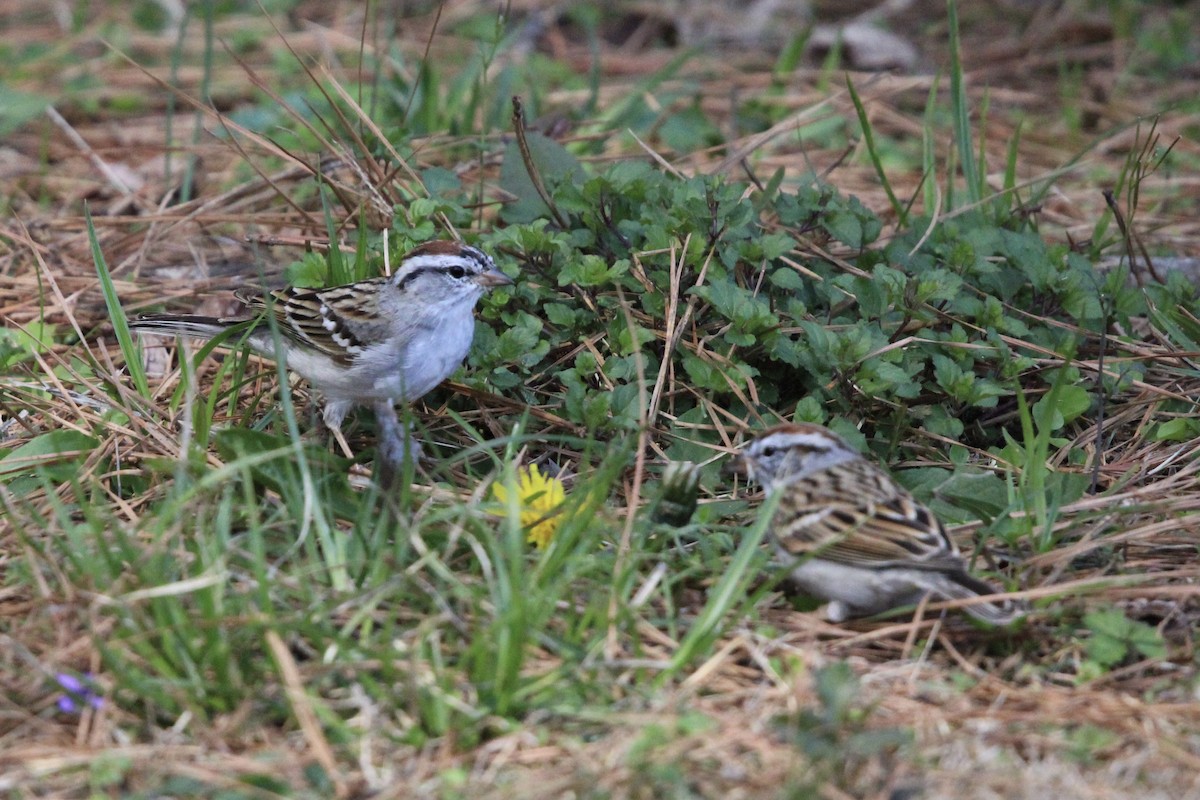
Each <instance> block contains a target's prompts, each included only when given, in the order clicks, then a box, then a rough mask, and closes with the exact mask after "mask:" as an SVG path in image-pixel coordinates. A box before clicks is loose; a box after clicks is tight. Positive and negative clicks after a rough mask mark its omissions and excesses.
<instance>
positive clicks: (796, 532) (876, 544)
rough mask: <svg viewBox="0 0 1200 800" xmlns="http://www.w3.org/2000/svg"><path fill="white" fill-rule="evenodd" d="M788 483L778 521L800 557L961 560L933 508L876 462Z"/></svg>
mask: <svg viewBox="0 0 1200 800" xmlns="http://www.w3.org/2000/svg"><path fill="white" fill-rule="evenodd" d="M782 491H784V492H785V495H784V496H783V497H782V498H780V507H779V509H778V510H777V511H776V515H775V525H774V526H773V527H774V530H775V533H776V536H777V537H778V538H779V542H780V545H781V546H782V547H783V548H784V549H785V550H787V551H788V552H789V553H792V554H793V555H795V556H796V557H798V558H799V557H803V556H808V555H812V556H819V557H820V558H823V559H827V560H829V561H836V562H839V563H844V564H854V565H856V566H863V567H882V566H886V565H888V564H893V563H904V564H907V565H909V566H929V567H938V568H945V567H954V566H958V565H960V564H961V559H960V558H959V556H958V551H957V549H956V548H955V547H954V544H953V543H952V542H951V541H950V539H949V537H948V536H946V532H945V530H944V529H943V528H942V525H941V523H940V522H938V520H937V517H935V516H934V515H933V512H932V511H930V510H929V509H928V508H926V507H925V506H923V505H921V504H920V503H918V502H917V501H916V500H915V499H914V498H913V497H912V495H910V494H909V493H908V492H907V491H905V490H904V489H903V488H901V487H900V486H898V485H897V484H895V483H894V482H893V481H892V479H891V478H890V477H888V476H887V474H886V473H884V472H883V471H881V470H880V469H878V468H877V467H875V466H874V465H873V464H871V463H869V462H866V461H857V462H853V463H850V464H843V465H840V466H838V467H835V468H834V469H832V470H824V471H822V472H818V473H815V474H813V475H810V476H808V477H807V478H805V479H804V480H801V481H799V482H798V483H796V484H792V485H790V486H788V487H787V488H786V489H783V490H782Z"/></svg>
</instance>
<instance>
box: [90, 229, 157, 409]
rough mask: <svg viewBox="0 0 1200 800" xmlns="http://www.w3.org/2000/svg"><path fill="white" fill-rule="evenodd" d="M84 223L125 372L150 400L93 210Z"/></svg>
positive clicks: (142, 367)
mask: <svg viewBox="0 0 1200 800" xmlns="http://www.w3.org/2000/svg"><path fill="white" fill-rule="evenodd" d="M83 215H84V219H86V220H87V231H88V241H89V242H91V245H92V261H93V262H94V263H95V265H96V274H97V275H99V276H100V290H101V292H103V294H104V305H105V306H106V307H107V308H108V317H109V320H110V321H111V322H112V326H113V333H115V334H116V336H117V344H118V345H119V346H120V348H121V355H122V356H123V357H124V359H125V368H126V369H127V370H129V377H130V379H131V380H132V381H133V386H134V388H135V389H137V391H138V394H140V395H141V396H142V397H144V398H147V399H149V397H150V382H149V381H147V380H146V370H145V367H144V366H143V365H142V356H141V353H140V352H139V350H138V347H137V345H135V344H134V343H133V334H132V333H130V331H129V323H128V321H127V320H126V319H125V309H123V308H122V307H121V299H120V298H119V297H117V287H116V286H115V285H114V284H113V279H112V275H111V274H110V273H109V271H108V262H106V261H105V260H104V252H103V251H102V250H101V249H100V240H99V239H97V238H96V228H95V226H94V225H93V224H92V211H91V208H89V207H87V206H84V209H83Z"/></svg>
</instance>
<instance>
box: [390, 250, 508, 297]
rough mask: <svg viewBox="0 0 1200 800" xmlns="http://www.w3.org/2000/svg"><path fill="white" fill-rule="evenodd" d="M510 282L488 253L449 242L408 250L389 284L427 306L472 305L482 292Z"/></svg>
mask: <svg viewBox="0 0 1200 800" xmlns="http://www.w3.org/2000/svg"><path fill="white" fill-rule="evenodd" d="M512 282H513V281H512V278H510V277H508V276H507V275H505V274H504V273H503V272H501V271H500V270H499V269H497V268H496V264H495V262H493V261H492V259H491V256H489V255H488V254H487V253H485V252H483V251H482V250H480V249H478V248H475V247H471V246H470V245H465V244H462V243H460V242H451V241H438V242H426V243H425V244H423V245H421V246H420V247H417V248H414V249H413V250H410V251H409V252H408V253H407V254H405V256H404V258H403V259H402V260H401V262H400V266H399V267H398V268H397V269H396V272H395V274H394V275H392V285H393V286H395V287H396V288H397V289H398V290H399V291H400V292H402V293H405V294H409V293H415V294H417V295H419V296H421V297H422V298H424V299H425V300H426V302H427V303H428V304H430V305H439V304H441V303H450V304H455V303H458V302H462V301H469V302H470V304H471V305H474V303H475V301H476V300H478V299H479V296H480V295H481V294H483V293H484V292H485V291H487V290H489V289H491V288H493V287H495V286H509V285H511V284H512Z"/></svg>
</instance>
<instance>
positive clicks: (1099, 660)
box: [1079, 608, 1167, 681]
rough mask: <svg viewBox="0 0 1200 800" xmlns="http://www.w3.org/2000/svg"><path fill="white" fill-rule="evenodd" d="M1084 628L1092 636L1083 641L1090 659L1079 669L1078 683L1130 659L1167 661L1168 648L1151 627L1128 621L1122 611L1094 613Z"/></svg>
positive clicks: (1084, 620) (1113, 610)
mask: <svg viewBox="0 0 1200 800" xmlns="http://www.w3.org/2000/svg"><path fill="white" fill-rule="evenodd" d="M1083 624H1084V625H1085V626H1086V627H1087V629H1088V630H1089V631H1090V632H1091V636H1089V637H1088V638H1087V639H1086V640H1084V648H1085V650H1086V651H1087V654H1088V658H1087V660H1086V661H1084V662H1083V663H1081V664H1080V666H1079V680H1080V681H1088V680H1091V679H1093V678H1097V677H1099V676H1100V675H1103V674H1104V673H1106V672H1108V671H1109V670H1111V669H1112V668H1113V667H1116V666H1118V665H1120V664H1121V663H1123V662H1125V661H1126V660H1127V659H1130V658H1136V657H1141V658H1148V659H1153V660H1158V659H1163V658H1166V655H1167V646H1166V643H1165V642H1164V641H1163V638H1162V635H1161V634H1159V632H1158V631H1157V630H1155V629H1154V628H1153V627H1152V626H1150V625H1147V624H1146V623H1144V622H1138V621H1137V620H1132V619H1129V617H1127V616H1125V614H1124V613H1122V612H1121V610H1120V609H1115V608H1112V609H1105V610H1100V611H1092V612H1089V613H1087V614H1085V615H1084V617H1083Z"/></svg>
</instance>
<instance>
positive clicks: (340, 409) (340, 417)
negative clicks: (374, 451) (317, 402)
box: [321, 400, 354, 458]
mask: <svg viewBox="0 0 1200 800" xmlns="http://www.w3.org/2000/svg"><path fill="white" fill-rule="evenodd" d="M353 406H354V404H353V403H351V402H348V401H346V400H329V401H326V403H325V408H323V409H322V410H321V420H322V421H323V422H324V423H325V427H326V428H328V429H329V433H330V435H331V436H333V440H334V441H335V442H337V443H338V446H339V447H341V448H342V453H344V454H345V456H346V458H354V454H353V453H351V452H350V445H348V444H347V443H346V437H345V436H343V435H342V422H343V421H345V419H346V414H348V413H349V412H350V409H351V408H352V407H353Z"/></svg>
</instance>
